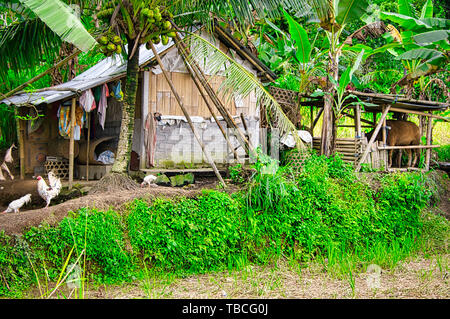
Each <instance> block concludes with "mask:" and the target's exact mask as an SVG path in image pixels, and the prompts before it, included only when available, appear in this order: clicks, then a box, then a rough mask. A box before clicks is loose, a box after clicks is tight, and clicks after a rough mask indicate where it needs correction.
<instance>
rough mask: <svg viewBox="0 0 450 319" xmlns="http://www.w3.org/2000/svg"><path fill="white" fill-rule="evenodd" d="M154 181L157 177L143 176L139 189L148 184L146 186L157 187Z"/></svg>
mask: <svg viewBox="0 0 450 319" xmlns="http://www.w3.org/2000/svg"><path fill="white" fill-rule="evenodd" d="M156 179H157V177H156V176H155V175H147V176H145V177H144V181H143V182H142V183H141V187H144V186H145V185H146V184H148V186H157V185H156V184H154V182H155V181H156Z"/></svg>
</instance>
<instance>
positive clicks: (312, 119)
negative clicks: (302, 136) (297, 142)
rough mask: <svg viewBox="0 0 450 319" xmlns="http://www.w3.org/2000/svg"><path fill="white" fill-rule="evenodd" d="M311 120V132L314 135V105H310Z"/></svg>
mask: <svg viewBox="0 0 450 319" xmlns="http://www.w3.org/2000/svg"><path fill="white" fill-rule="evenodd" d="M309 120H310V122H309V123H310V124H309V133H311V136H314V132H313V123H314V107H312V106H310V110H309Z"/></svg>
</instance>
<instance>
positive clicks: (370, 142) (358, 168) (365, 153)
mask: <svg viewBox="0 0 450 319" xmlns="http://www.w3.org/2000/svg"><path fill="white" fill-rule="evenodd" d="M390 108H391V106H390V105H388V106H387V107H386V108H385V109H384V111H383V114H381V119H380V122H378V125H377V127H376V128H375V131H374V132H373V134H372V137H371V138H370V141H369V143H368V144H367V146H366V149H365V150H364V153H363V155H362V157H361V159H360V161H359V162H358V165H357V166H356V169H355V171H356V172H359V170H360V169H361V164H362V163H364V161H365V160H366V158H367V155H368V154H369V151H370V148H371V147H372V144H373V142H374V141H375V138H376V137H377V135H378V132H379V131H380V128H381V125H382V124H383V122H384V119H385V118H386V115H387V113H388V112H389V109H390Z"/></svg>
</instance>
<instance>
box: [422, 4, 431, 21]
mask: <svg viewBox="0 0 450 319" xmlns="http://www.w3.org/2000/svg"><path fill="white" fill-rule="evenodd" d="M432 17H433V1H431V0H427V2H425V4H424V5H423V7H422V11H421V13H420V19H421V20H422V19H424V18H432Z"/></svg>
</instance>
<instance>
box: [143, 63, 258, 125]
mask: <svg viewBox="0 0 450 319" xmlns="http://www.w3.org/2000/svg"><path fill="white" fill-rule="evenodd" d="M169 74H170V77H171V80H172V82H173V84H174V86H175V89H176V90H177V92H178V94H179V95H180V97H181V99H182V101H183V103H184V106H185V107H186V109H187V111H188V112H189V115H190V116H201V117H206V118H210V117H211V113H210V112H209V110H208V108H207V106H206V103H205V101H204V100H203V97H202V96H201V94H200V92H199V90H198V89H197V87H196V85H195V83H194V81H193V80H192V78H191V76H190V75H189V74H188V73H178V72H171V73H169ZM223 79H224V77H220V76H215V77H209V83H210V85H211V86H212V88H213V89H214V90H215V91H216V92H218V96H219V97H220V98H221V100H222V102H223V103H224V105H225V106H226V107H227V109H228V110H229V111H230V113H231V114H232V115H240V113H244V115H246V116H248V115H254V116H255V115H256V116H257V115H258V114H257V112H256V105H257V103H256V102H257V101H256V97H255V96H254V94H253V93H252V94H251V95H249V96H248V97H246V98H245V99H243V100H242V101H241V103H238V104H236V101H235V100H234V99H232V100H231V101H229V102H228V103H225V102H226V99H225V98H224V97H223V96H221V94H220V91H218V90H219V87H220V85H221V83H222V81H223ZM149 92H150V94H149V102H150V103H149V108H150V109H149V111H150V112H152V113H154V112H159V113H161V114H162V115H180V116H182V115H183V112H182V111H181V108H180V107H179V105H178V102H177V101H176V99H175V97H174V95H173V94H172V91H171V90H170V87H169V85H168V84H167V81H166V79H165V78H164V75H163V74H158V75H155V74H153V73H152V72H150V84H149ZM211 105H213V104H212V103H211ZM213 107H214V106H213ZM216 115H218V116H219V114H218V112H216Z"/></svg>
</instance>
